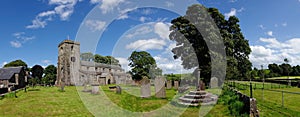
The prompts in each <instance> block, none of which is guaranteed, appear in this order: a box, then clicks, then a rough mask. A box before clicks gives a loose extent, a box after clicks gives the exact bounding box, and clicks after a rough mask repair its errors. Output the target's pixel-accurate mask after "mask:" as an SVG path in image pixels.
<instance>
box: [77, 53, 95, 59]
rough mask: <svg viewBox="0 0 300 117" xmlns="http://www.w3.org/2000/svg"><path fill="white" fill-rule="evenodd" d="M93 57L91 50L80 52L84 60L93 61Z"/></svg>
mask: <svg viewBox="0 0 300 117" xmlns="http://www.w3.org/2000/svg"><path fill="white" fill-rule="evenodd" d="M93 57H94V55H93V53H91V52H85V53H81V54H80V59H81V60H82V61H92V60H93Z"/></svg>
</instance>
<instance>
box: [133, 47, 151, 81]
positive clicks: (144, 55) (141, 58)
mask: <svg viewBox="0 0 300 117" xmlns="http://www.w3.org/2000/svg"><path fill="white" fill-rule="evenodd" d="M128 60H129V62H130V63H129V64H128V65H129V66H130V67H131V68H132V69H131V70H130V71H129V73H130V74H131V75H132V79H133V80H141V79H142V78H143V77H145V76H146V77H148V78H151V76H150V74H149V72H150V69H151V67H154V68H155V67H156V62H155V60H154V58H153V57H152V56H151V55H150V54H149V53H148V52H146V51H140V52H137V51H134V52H132V53H131V55H130V57H129V58H128Z"/></svg>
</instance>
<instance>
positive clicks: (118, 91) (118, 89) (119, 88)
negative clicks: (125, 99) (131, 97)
mask: <svg viewBox="0 0 300 117" xmlns="http://www.w3.org/2000/svg"><path fill="white" fill-rule="evenodd" d="M116 87H117V89H116V93H117V94H121V93H122V88H121V87H120V86H119V85H118V86H116Z"/></svg>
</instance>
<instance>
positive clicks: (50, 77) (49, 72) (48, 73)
mask: <svg viewBox="0 0 300 117" xmlns="http://www.w3.org/2000/svg"><path fill="white" fill-rule="evenodd" d="M44 73H45V76H44V77H43V78H42V82H43V83H46V84H54V83H55V80H56V75H57V68H56V67H55V66H54V65H48V66H47V67H46V68H45V70H44Z"/></svg>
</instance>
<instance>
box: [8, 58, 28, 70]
mask: <svg viewBox="0 0 300 117" xmlns="http://www.w3.org/2000/svg"><path fill="white" fill-rule="evenodd" d="M17 66H23V67H26V68H27V64H26V63H25V62H24V61H22V60H20V59H19V60H15V61H11V62H9V63H7V64H5V65H4V67H17Z"/></svg>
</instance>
